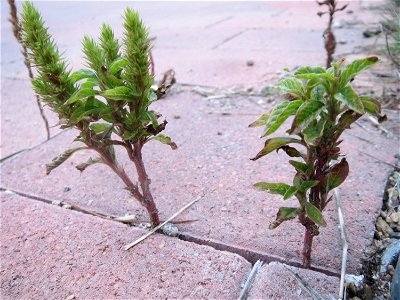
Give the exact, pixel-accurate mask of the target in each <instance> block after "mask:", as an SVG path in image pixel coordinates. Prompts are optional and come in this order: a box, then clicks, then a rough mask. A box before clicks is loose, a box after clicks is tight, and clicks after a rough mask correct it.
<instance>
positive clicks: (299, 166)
mask: <svg viewBox="0 0 400 300" xmlns="http://www.w3.org/2000/svg"><path fill="white" fill-rule="evenodd" d="M289 163H290V164H291V165H292V166H293V167H294V168H295V169H296V170H297V171H300V172H306V171H307V170H308V169H309V168H310V166H309V165H307V164H305V163H302V162H299V161H296V160H289Z"/></svg>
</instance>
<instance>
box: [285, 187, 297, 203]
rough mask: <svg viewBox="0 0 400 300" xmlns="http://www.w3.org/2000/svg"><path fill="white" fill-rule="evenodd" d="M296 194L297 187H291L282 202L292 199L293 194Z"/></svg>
mask: <svg viewBox="0 0 400 300" xmlns="http://www.w3.org/2000/svg"><path fill="white" fill-rule="evenodd" d="M296 192H297V187H296V186H291V187H290V188H289V189H288V190H287V191H286V193H285V194H284V195H283V200H287V199H289V198H290V197H292V196H293V195H294V194H296Z"/></svg>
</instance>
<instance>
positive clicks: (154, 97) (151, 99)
mask: <svg viewBox="0 0 400 300" xmlns="http://www.w3.org/2000/svg"><path fill="white" fill-rule="evenodd" d="M157 100H158V97H157V94H156V92H155V91H153V90H150V92H149V103H151V102H154V101H157Z"/></svg>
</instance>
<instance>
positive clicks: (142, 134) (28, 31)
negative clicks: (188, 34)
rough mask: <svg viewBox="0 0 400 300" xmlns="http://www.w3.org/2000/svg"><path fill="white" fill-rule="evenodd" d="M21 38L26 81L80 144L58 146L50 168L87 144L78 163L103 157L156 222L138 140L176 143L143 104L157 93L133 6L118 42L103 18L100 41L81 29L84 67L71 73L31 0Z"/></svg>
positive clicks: (145, 34) (144, 34) (99, 160)
mask: <svg viewBox="0 0 400 300" xmlns="http://www.w3.org/2000/svg"><path fill="white" fill-rule="evenodd" d="M20 27H21V41H22V43H23V45H24V46H25V47H26V48H27V50H28V54H29V60H30V63H31V65H33V66H35V67H36V73H37V74H35V76H34V78H33V80H32V85H33V88H34V90H35V91H36V93H37V94H38V95H39V96H40V98H41V101H42V102H43V103H45V104H46V105H48V106H49V107H50V108H51V109H52V110H54V111H55V112H56V113H57V114H58V117H59V125H60V126H61V128H62V129H65V128H76V129H77V130H78V131H79V135H78V137H77V138H76V141H79V142H82V143H83V144H84V146H81V147H76V148H73V149H69V150H67V151H65V152H64V153H63V154H61V155H60V156H58V157H56V158H55V159H53V161H52V162H51V163H49V164H48V165H46V172H47V174H49V173H50V172H51V171H52V170H53V169H54V168H56V167H58V166H59V165H60V164H61V163H63V162H64V161H65V160H67V159H68V158H69V157H70V156H71V155H72V154H73V153H75V152H77V151H80V150H86V149H90V150H94V151H95V152H97V154H98V156H97V157H94V158H90V159H89V160H88V161H87V162H84V163H82V164H79V165H78V166H77V169H78V170H80V171H84V170H85V169H86V168H87V167H89V166H91V165H93V164H97V163H103V164H106V165H107V166H109V167H110V168H111V169H112V170H113V171H114V172H115V174H116V175H118V176H119V177H120V178H121V180H122V181H123V183H124V184H125V187H126V189H127V190H128V191H129V193H130V194H131V195H132V196H133V197H134V198H135V199H136V200H138V201H139V202H140V204H142V205H143V206H144V207H145V208H146V209H147V211H148V213H149V216H150V221H151V224H152V226H157V225H159V223H160V220H159V216H158V211H157V208H156V204H155V202H154V200H153V196H152V194H151V191H150V179H149V177H148V175H147V173H146V170H145V166H144V163H143V158H142V149H143V146H144V145H145V144H146V143H147V142H149V141H150V140H158V141H160V142H162V143H164V144H168V145H170V146H171V148H172V149H176V144H175V143H173V142H172V141H171V139H170V138H169V137H167V136H164V135H162V134H160V132H161V131H163V130H164V129H165V126H166V125H167V121H166V120H164V121H163V122H161V123H160V122H159V121H158V119H159V118H160V117H161V115H160V114H159V113H157V112H155V111H153V110H151V109H150V108H149V106H150V105H151V104H152V103H153V102H154V101H156V100H158V98H160V97H161V96H162V93H159V95H160V96H159V97H158V96H157V91H156V90H154V89H153V88H152V84H153V77H152V76H151V74H150V71H149V69H150V62H149V51H150V48H151V45H150V42H149V38H148V30H147V28H146V27H145V26H144V25H143V23H142V21H141V20H140V17H139V15H138V13H136V12H134V11H133V10H131V9H129V8H128V9H126V10H125V15H124V29H125V30H124V36H123V41H122V47H121V44H120V42H119V41H118V40H117V39H116V38H115V36H114V33H113V31H112V29H111V28H110V26H108V25H106V24H103V26H102V28H101V33H100V39H99V42H96V41H95V40H93V39H92V38H90V37H87V36H85V37H84V39H83V42H82V45H83V52H84V55H85V59H86V64H87V67H88V68H86V69H82V70H79V71H77V72H74V73H71V72H70V71H68V70H67V63H66V62H65V60H64V59H63V57H62V55H61V54H60V52H59V50H58V48H57V46H56V44H55V42H54V40H53V39H52V37H51V35H50V34H49V33H48V31H47V28H46V27H45V26H44V22H43V20H42V18H41V16H40V13H39V12H38V11H37V10H36V8H35V7H34V6H33V5H32V4H31V3H30V2H25V3H24V4H23V11H22V14H21V24H20ZM115 146H122V147H123V148H124V149H125V150H126V153H127V155H128V157H129V159H130V160H131V161H132V162H133V164H134V165H135V167H136V170H137V174H138V181H139V184H140V188H139V186H138V184H135V183H133V182H132V180H131V179H130V178H129V177H128V175H127V173H126V172H125V170H124V168H123V167H122V166H121V165H120V164H119V163H118V160H117V157H116V154H115Z"/></svg>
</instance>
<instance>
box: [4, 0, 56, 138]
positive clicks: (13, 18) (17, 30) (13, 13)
mask: <svg viewBox="0 0 400 300" xmlns="http://www.w3.org/2000/svg"><path fill="white" fill-rule="evenodd" d="M8 4H9V5H10V18H9V19H8V20H9V21H10V23H11V24H12V26H13V33H14V36H15V38H16V39H17V41H18V43H20V45H21V47H22V51H21V52H22V55H23V56H24V63H25V66H26V68H27V69H28V74H29V78H30V79H31V80H32V79H33V73H32V68H31V64H30V62H29V58H28V50H27V49H26V47H25V46H24V45H23V44H22V43H21V27H20V26H19V21H18V16H17V7H16V5H15V1H14V0H8ZM35 96H36V103H37V106H38V108H39V112H40V116H41V117H42V119H43V122H44V125H45V127H46V134H47V140H49V139H50V128H49V121H48V120H47V118H46V116H45V114H44V111H43V107H42V105H41V104H40V99H39V96H38V95H37V94H36V95H35Z"/></svg>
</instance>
